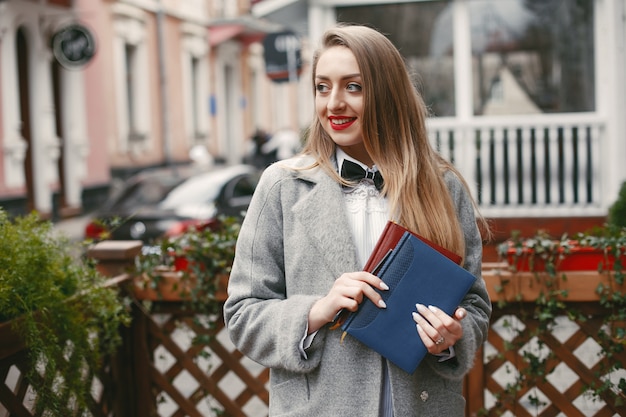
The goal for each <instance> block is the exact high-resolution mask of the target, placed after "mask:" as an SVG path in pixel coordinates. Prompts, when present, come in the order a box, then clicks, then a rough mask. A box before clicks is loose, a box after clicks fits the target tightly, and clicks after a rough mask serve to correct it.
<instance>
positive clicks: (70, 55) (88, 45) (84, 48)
mask: <svg viewBox="0 0 626 417" xmlns="http://www.w3.org/2000/svg"><path fill="white" fill-rule="evenodd" d="M52 53H53V54H54V57H55V58H56V59H57V61H58V62H59V64H61V65H63V66H64V67H65V68H80V67H82V66H83V65H85V64H86V63H87V62H89V60H91V58H93V56H94V55H95V53H96V42H95V40H94V37H93V35H92V33H91V32H90V31H89V29H87V28H86V27H85V26H83V25H80V24H78V23H74V24H71V25H69V26H67V27H65V28H63V29H61V30H60V31H58V32H57V33H55V34H54V35H53V36H52Z"/></svg>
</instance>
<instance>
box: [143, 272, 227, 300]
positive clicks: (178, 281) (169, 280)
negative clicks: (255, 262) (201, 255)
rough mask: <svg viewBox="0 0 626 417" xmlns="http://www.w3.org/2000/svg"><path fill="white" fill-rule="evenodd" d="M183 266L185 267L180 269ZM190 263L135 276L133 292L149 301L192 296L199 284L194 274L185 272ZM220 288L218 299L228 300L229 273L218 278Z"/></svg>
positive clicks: (189, 297)
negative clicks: (152, 274) (151, 275)
mask: <svg viewBox="0 0 626 417" xmlns="http://www.w3.org/2000/svg"><path fill="white" fill-rule="evenodd" d="M182 266H184V268H182V269H180V268H181V267H182ZM187 267H188V265H187V264H186V263H185V264H184V265H179V266H178V267H175V268H174V269H169V268H163V269H158V270H157V271H155V273H154V277H150V276H148V275H147V274H142V275H140V276H136V277H134V280H133V294H134V295H135V297H136V298H137V299H138V300H149V301H183V300H189V299H191V297H192V294H193V291H194V290H195V288H196V285H197V278H196V277H195V276H194V275H192V274H185V273H184V271H185V270H186V268H187ZM217 280H218V288H217V291H216V292H215V299H216V300H217V301H225V300H226V296H227V295H226V288H227V286H228V275H225V274H223V275H220V276H219V277H218V278H217Z"/></svg>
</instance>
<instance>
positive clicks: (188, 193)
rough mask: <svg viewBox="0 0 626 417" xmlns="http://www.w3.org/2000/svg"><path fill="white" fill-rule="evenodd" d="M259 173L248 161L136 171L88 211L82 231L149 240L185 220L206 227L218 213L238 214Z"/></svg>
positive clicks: (177, 229) (185, 224)
mask: <svg viewBox="0 0 626 417" xmlns="http://www.w3.org/2000/svg"><path fill="white" fill-rule="evenodd" d="M259 176H260V171H259V170H258V169H257V168H255V167H253V166H250V165H232V166H217V167H213V168H212V169H210V170H208V171H202V172H198V171H197V170H194V169H193V168H190V167H172V168H163V169H156V170H148V171H144V172H141V173H139V174H137V175H135V176H133V177H132V178H130V179H129V180H128V181H126V183H125V184H124V186H123V188H122V189H121V190H120V191H119V192H117V193H115V195H113V196H112V197H111V198H110V199H109V200H108V201H107V202H106V203H105V204H104V206H103V207H102V208H101V209H99V210H98V211H97V212H95V213H94V215H93V218H92V219H91V221H90V222H89V223H88V224H87V226H86V227H85V237H86V238H87V239H94V240H102V239H113V240H142V241H143V242H144V243H151V242H152V241H154V239H156V238H159V237H162V236H166V235H169V236H175V235H177V234H180V233H182V232H184V231H185V230H186V229H188V228H189V227H191V226H194V227H206V226H207V225H208V224H210V223H211V222H215V221H216V219H217V218H218V217H219V216H221V215H225V216H236V217H243V215H244V213H245V210H247V208H248V205H249V204H250V199H251V198H252V194H253V192H254V190H255V188H256V185H257V183H258V180H259Z"/></svg>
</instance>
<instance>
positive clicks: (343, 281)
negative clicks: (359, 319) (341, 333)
mask: <svg viewBox="0 0 626 417" xmlns="http://www.w3.org/2000/svg"><path fill="white" fill-rule="evenodd" d="M374 288H379V289H381V290H384V291H386V290H388V289H389V287H387V284H385V283H384V282H383V281H382V280H381V279H380V278H378V277H377V276H376V275H373V274H370V273H369V272H365V271H359V272H348V273H345V274H342V275H341V276H340V277H339V278H337V279H336V280H335V283H334V284H333V286H332V288H331V289H330V291H329V292H328V294H326V296H324V297H322V298H320V299H319V300H317V302H316V303H315V304H313V307H312V308H311V311H310V312H309V334H311V333H314V332H316V331H318V330H319V329H320V328H322V326H324V325H325V324H326V323H330V322H331V321H333V319H334V318H335V316H336V315H337V313H339V311H341V310H344V309H345V310H348V311H356V310H357V308H358V307H359V304H361V302H362V301H363V299H364V298H365V297H367V298H369V299H370V300H371V301H372V302H373V303H374V304H375V305H377V306H378V307H379V308H385V307H387V306H386V305H385V302H384V301H383V299H382V297H381V296H380V294H378V293H377V292H376V291H375V290H374Z"/></svg>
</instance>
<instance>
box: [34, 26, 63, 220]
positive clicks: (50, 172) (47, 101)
mask: <svg viewBox="0 0 626 417" xmlns="http://www.w3.org/2000/svg"><path fill="white" fill-rule="evenodd" d="M29 27H30V30H29V33H30V34H31V35H32V36H29V37H28V43H29V50H28V51H29V54H30V56H29V58H28V59H29V66H30V68H29V75H28V82H29V84H30V91H29V93H30V97H29V102H30V112H31V133H32V138H31V152H32V161H33V163H32V170H33V192H34V196H33V197H34V201H35V209H36V210H37V211H39V212H41V213H43V214H49V213H51V212H52V191H51V189H50V185H51V184H53V183H55V182H57V181H58V171H57V160H58V159H59V154H60V150H59V149H60V140H59V138H58V137H57V135H56V120H55V109H54V100H53V95H52V74H51V62H52V59H53V57H52V51H51V50H50V48H49V47H48V46H47V45H46V44H44V42H43V40H44V39H46V37H45V36H43V35H42V34H41V33H40V30H39V29H40V27H39V25H38V24H34V23H33V24H31V25H29Z"/></svg>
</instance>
